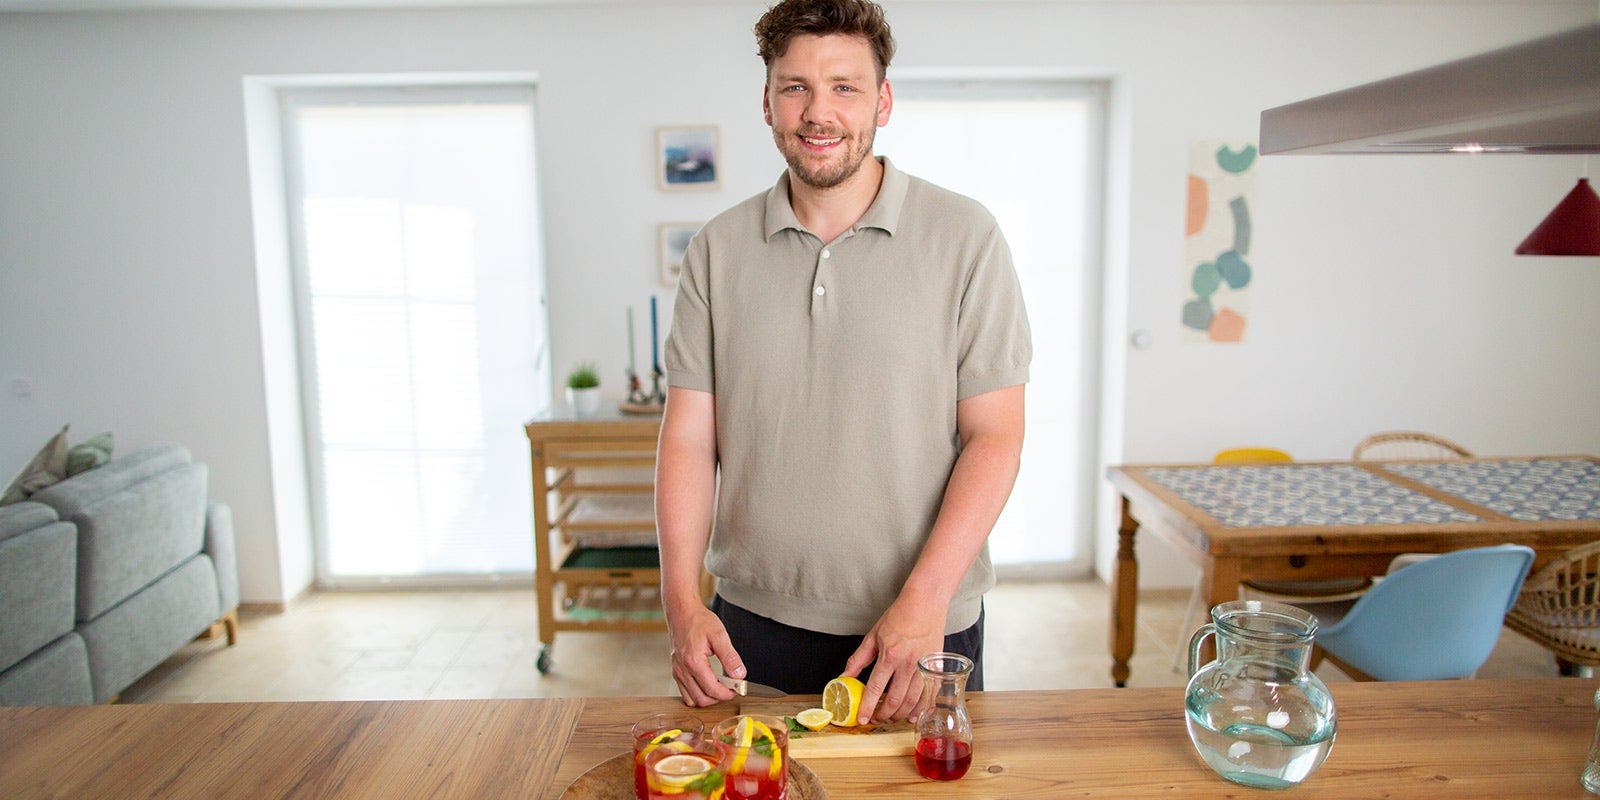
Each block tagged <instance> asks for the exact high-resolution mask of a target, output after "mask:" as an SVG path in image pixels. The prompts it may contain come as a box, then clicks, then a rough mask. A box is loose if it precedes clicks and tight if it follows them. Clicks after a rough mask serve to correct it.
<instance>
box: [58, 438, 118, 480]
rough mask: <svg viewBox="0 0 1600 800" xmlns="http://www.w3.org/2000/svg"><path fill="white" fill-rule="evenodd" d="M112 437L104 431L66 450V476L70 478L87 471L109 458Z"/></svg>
mask: <svg viewBox="0 0 1600 800" xmlns="http://www.w3.org/2000/svg"><path fill="white" fill-rule="evenodd" d="M111 447H112V437H111V432H110V431H106V432H105V433H102V434H100V435H99V436H91V437H89V438H88V439H87V440H86V441H83V442H81V443H79V444H75V445H73V446H72V449H70V450H68V451H67V477H68V478H70V477H72V476H74V475H76V474H78V473H80V472H88V471H89V470H91V469H94V468H95V467H98V466H100V465H101V464H104V463H106V462H107V461H110V460H111Z"/></svg>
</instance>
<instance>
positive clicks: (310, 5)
mask: <svg viewBox="0 0 1600 800" xmlns="http://www.w3.org/2000/svg"><path fill="white" fill-rule="evenodd" d="M775 1H776V0H0V13H3V12H8V11H10V12H74V11H194V10H258V11H259V10H285V9H379V10H381V9H396V8H474V7H478V8H484V7H500V8H503V7H508V6H625V5H672V4H677V5H693V4H696V3H698V2H711V3H718V2H723V3H726V2H734V3H745V4H747V5H751V6H763V7H764V6H768V5H771V4H772V3H773V2H775ZM1034 1H1035V2H1040V1H1042V2H1055V3H1093V2H1101V3H1103V2H1114V3H1129V4H1132V3H1143V2H1160V1H1162V0H1034ZM1164 1H1165V2H1181V1H1182V0H1164ZM1369 1H1370V0H1276V2H1279V3H1284V2H1287V3H1304V4H1308V5H1310V4H1320V5H1343V4H1362V3H1365V2H1369ZM1472 1H1473V0H1390V4H1391V5H1404V4H1407V3H1411V4H1416V5H1440V4H1446V5H1448V4H1451V3H1457V2H1472ZM896 2H899V3H913V2H915V3H942V2H981V3H1003V2H1007V0H896ZM1213 2H1223V3H1236V4H1242V5H1244V4H1252V3H1260V2H1263V0H1213Z"/></svg>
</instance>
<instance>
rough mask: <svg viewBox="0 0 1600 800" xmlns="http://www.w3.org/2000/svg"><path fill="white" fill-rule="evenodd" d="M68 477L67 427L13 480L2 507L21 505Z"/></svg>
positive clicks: (47, 443) (0, 497) (52, 438)
mask: <svg viewBox="0 0 1600 800" xmlns="http://www.w3.org/2000/svg"><path fill="white" fill-rule="evenodd" d="M65 477H67V426H66V425H62V426H61V431H60V432H59V433H57V434H56V435H54V436H52V437H50V441H47V442H45V443H44V447H42V448H40V449H39V452H37V453H34V454H33V458H32V460H30V461H29V462H28V464H27V466H25V467H23V468H22V471H21V472H19V473H17V476H16V477H15V478H12V479H11V485H9V486H7V487H6V491H5V494H3V495H0V506H5V505H11V504H12V503H20V502H22V501H23V500H26V499H28V497H29V496H30V495H32V494H33V493H34V492H37V491H39V490H40V489H43V488H45V487H46V486H49V485H50V484H52V483H55V482H56V481H59V480H61V479H62V478H65Z"/></svg>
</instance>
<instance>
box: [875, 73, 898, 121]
mask: <svg viewBox="0 0 1600 800" xmlns="http://www.w3.org/2000/svg"><path fill="white" fill-rule="evenodd" d="M893 110H894V87H892V86H890V85H889V81H888V80H887V79H885V80H884V82H883V85H882V86H880V87H878V127H880V128H881V127H883V126H885V125H888V124H889V112H891V111H893Z"/></svg>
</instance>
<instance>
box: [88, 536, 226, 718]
mask: <svg viewBox="0 0 1600 800" xmlns="http://www.w3.org/2000/svg"><path fill="white" fill-rule="evenodd" d="M220 616H222V612H221V610H220V609H218V607H217V571H216V567H214V566H212V563H211V559H210V558H209V557H208V556H206V555H205V554H204V553H201V554H199V555H196V556H195V557H194V558H191V559H189V560H188V561H186V562H184V563H183V565H182V566H180V567H178V568H177V569H175V570H173V571H171V572H169V573H167V574H166V575H163V576H161V579H160V580H158V581H156V582H155V583H153V584H151V585H150V586H148V587H146V588H145V589H144V590H143V591H141V592H139V593H138V594H135V595H134V596H132V597H129V598H128V599H127V600H125V601H123V602H122V603H120V604H118V605H117V606H116V607H115V608H112V609H111V610H109V611H107V612H106V613H104V614H102V615H100V616H99V617H98V618H96V619H95V620H94V621H92V622H88V623H85V624H83V625H81V626H79V627H78V633H80V634H82V635H83V641H84V643H85V644H86V645H88V648H89V673H90V675H91V676H93V683H94V701H95V702H96V703H102V702H105V701H106V700H109V699H111V698H112V697H115V696H116V695H117V694H119V693H120V692H121V691H122V690H123V689H126V688H128V685H129V684H131V683H133V682H134V681H136V680H138V679H139V677H140V676H141V675H144V674H145V673H146V672H149V671H150V670H151V669H154V668H155V667H156V666H157V665H159V664H160V663H161V662H163V661H165V660H167V657H169V656H171V655H172V654H173V653H175V652H177V651H178V649H179V648H181V647H183V646H184V645H185V644H187V643H188V642H189V640H190V639H193V638H194V637H195V636H197V635H199V634H200V632H201V631H203V630H205V629H206V628H207V627H209V626H210V625H211V623H213V622H215V621H216V620H217V618H218V617H220Z"/></svg>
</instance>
